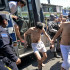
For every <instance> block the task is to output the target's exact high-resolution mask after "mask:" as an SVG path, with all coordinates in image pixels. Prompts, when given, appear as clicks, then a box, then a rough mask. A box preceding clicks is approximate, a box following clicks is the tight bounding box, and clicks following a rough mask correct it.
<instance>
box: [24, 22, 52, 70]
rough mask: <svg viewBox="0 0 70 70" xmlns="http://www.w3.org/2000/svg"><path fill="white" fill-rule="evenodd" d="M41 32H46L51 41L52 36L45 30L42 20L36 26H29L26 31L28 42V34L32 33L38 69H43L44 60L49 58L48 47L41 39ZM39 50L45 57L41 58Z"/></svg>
mask: <svg viewBox="0 0 70 70" xmlns="http://www.w3.org/2000/svg"><path fill="white" fill-rule="evenodd" d="M41 33H43V34H45V36H46V37H47V38H48V39H49V41H51V39H50V37H49V36H48V34H47V33H46V32H45V30H44V28H43V25H42V23H41V22H37V25H36V26H35V27H31V28H29V29H28V30H27V31H26V32H25V33H24V40H25V43H26V36H27V35H28V34H30V35H31V42H32V44H31V45H32V49H33V51H34V53H35V55H36V57H37V60H38V70H42V63H43V61H44V60H45V59H46V58H47V54H46V48H45V45H44V43H43V42H42V41H41ZM39 51H40V52H41V53H42V55H43V57H42V58H41V56H40V54H39Z"/></svg>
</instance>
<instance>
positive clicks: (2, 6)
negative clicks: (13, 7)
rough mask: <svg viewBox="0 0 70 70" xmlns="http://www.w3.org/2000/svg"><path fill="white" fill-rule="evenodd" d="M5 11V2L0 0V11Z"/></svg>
mask: <svg viewBox="0 0 70 70" xmlns="http://www.w3.org/2000/svg"><path fill="white" fill-rule="evenodd" d="M3 9H5V0H0V10H3Z"/></svg>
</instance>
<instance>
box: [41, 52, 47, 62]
mask: <svg viewBox="0 0 70 70" xmlns="http://www.w3.org/2000/svg"><path fill="white" fill-rule="evenodd" d="M42 55H43V57H42V62H43V61H45V59H46V58H47V54H46V52H42Z"/></svg>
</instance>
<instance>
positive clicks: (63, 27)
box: [53, 22, 70, 45]
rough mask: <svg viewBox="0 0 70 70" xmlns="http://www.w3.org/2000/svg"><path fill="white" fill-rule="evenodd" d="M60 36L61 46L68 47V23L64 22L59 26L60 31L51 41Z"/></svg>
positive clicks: (69, 43)
mask: <svg viewBox="0 0 70 70" xmlns="http://www.w3.org/2000/svg"><path fill="white" fill-rule="evenodd" d="M61 33H62V34H61ZM60 34H61V44H62V45H70V22H64V23H63V24H62V25H61V27H60V29H59V30H58V32H57V33H56V35H55V36H54V38H53V40H55V38H57V37H58V36H59V35H60Z"/></svg>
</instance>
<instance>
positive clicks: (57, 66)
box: [18, 48, 62, 70]
mask: <svg viewBox="0 0 70 70" xmlns="http://www.w3.org/2000/svg"><path fill="white" fill-rule="evenodd" d="M47 50H48V51H47V54H48V57H47V59H46V60H45V62H44V63H45V67H43V69H42V70H61V63H62V58H61V57H60V58H55V57H54V56H53V53H51V52H50V50H49V48H47ZM58 55H59V56H61V53H58ZM21 60H22V63H21V64H20V65H19V66H18V68H19V70H37V69H38V67H37V65H38V64H37V60H36V57H35V56H34V54H31V55H29V56H26V57H25V58H21Z"/></svg>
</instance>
